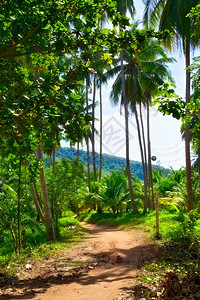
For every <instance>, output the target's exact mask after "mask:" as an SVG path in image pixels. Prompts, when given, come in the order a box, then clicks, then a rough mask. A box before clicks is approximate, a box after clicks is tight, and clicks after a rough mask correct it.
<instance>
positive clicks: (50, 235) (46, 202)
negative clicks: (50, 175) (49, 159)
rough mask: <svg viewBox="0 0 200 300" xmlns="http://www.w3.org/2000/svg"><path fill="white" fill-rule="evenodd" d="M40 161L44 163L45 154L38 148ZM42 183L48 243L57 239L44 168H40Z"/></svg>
mask: <svg viewBox="0 0 200 300" xmlns="http://www.w3.org/2000/svg"><path fill="white" fill-rule="evenodd" d="M38 159H39V160H40V161H41V162H42V161H43V153H42V148H41V147H39V148H38ZM40 181H41V188H42V194H43V200H44V212H45V225H46V233H47V239H48V241H55V240H56V238H55V233H54V228H53V221H52V215H51V209H50V203H49V197H48V192H47V184H46V178H45V173H44V168H40Z"/></svg>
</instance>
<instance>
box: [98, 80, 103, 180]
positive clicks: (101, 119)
mask: <svg viewBox="0 0 200 300" xmlns="http://www.w3.org/2000/svg"><path fill="white" fill-rule="evenodd" d="M99 93H100V102H99V104H100V154H99V156H100V157H99V180H101V174H102V147H103V126H102V125H103V108H102V105H103V103H102V86H101V82H100V89H99Z"/></svg>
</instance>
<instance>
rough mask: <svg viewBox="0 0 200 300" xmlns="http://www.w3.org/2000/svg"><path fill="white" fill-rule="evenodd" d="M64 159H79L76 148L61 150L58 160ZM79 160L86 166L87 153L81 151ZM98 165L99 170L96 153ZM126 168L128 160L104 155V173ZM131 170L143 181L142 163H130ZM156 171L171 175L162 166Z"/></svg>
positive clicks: (97, 157)
mask: <svg viewBox="0 0 200 300" xmlns="http://www.w3.org/2000/svg"><path fill="white" fill-rule="evenodd" d="M63 157H67V158H68V159H69V160H72V159H74V158H76V157H77V151H76V149H75V148H68V147H64V148H62V147H61V148H59V150H58V152H57V153H56V160H60V159H62V158H63ZM79 159H80V161H82V162H84V163H85V164H86V162H87V154H86V151H83V150H80V151H79ZM90 164H91V165H92V155H90ZM96 164H97V168H99V154H98V153H96ZM125 166H126V159H125V158H123V157H117V156H113V155H109V154H103V172H104V173H110V172H111V171H112V170H115V171H118V170H120V169H121V168H125ZM130 166H131V170H132V171H133V172H134V173H135V175H136V176H137V177H138V178H140V179H143V174H142V163H141V162H138V161H133V160H131V161H130ZM153 168H154V169H156V170H161V171H162V174H163V175H164V176H165V175H167V174H169V173H170V170H169V169H165V168H163V167H161V166H154V167H153Z"/></svg>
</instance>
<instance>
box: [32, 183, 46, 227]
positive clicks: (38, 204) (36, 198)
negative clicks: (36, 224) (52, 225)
mask: <svg viewBox="0 0 200 300" xmlns="http://www.w3.org/2000/svg"><path fill="white" fill-rule="evenodd" d="M30 190H31V194H32V197H33V201H34V203H35V207H36V210H37V213H38V215H39V217H40V219H41V220H42V222H43V223H44V224H45V217H44V213H43V210H42V206H41V201H40V197H39V194H38V192H37V191H36V190H35V185H34V184H33V183H31V185H30Z"/></svg>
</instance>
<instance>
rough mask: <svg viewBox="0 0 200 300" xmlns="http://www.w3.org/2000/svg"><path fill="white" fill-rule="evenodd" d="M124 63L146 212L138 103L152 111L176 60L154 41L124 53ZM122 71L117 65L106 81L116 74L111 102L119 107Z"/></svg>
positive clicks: (143, 155) (143, 149) (144, 154)
mask: <svg viewBox="0 0 200 300" xmlns="http://www.w3.org/2000/svg"><path fill="white" fill-rule="evenodd" d="M124 61H125V64H124V78H125V92H126V97H127V103H128V105H129V108H131V110H132V112H133V113H134V115H135V118H136V124H137V129H138V140H139V146H140V153H141V160H142V165H143V175H144V183H145V203H144V210H145V211H146V209H147V206H148V203H147V202H148V201H147V170H146V163H147V158H146V157H147V155H146V143H145V138H144V128H143V123H142V122H141V125H140V122H139V117H138V111H137V104H139V105H140V107H141V104H142V103H143V104H144V105H145V106H147V110H148V111H149V103H150V101H151V97H152V96H154V95H155V94H156V93H157V91H158V87H159V86H160V85H161V84H162V83H163V81H164V80H170V81H172V78H171V77H170V74H169V72H168V70H167V63H169V62H173V59H172V58H168V57H167V55H166V53H165V51H164V49H163V48H162V47H161V45H160V44H159V43H158V42H157V41H155V40H152V41H150V42H149V43H148V45H147V46H146V47H144V48H143V49H142V50H140V51H138V52H135V53H134V55H132V56H130V55H128V54H127V53H124ZM120 72H121V68H120V66H116V67H114V68H113V69H112V70H110V71H108V72H107V74H106V76H107V78H109V77H110V76H113V75H116V74H117V77H116V80H115V82H114V84H113V88H112V92H111V99H112V102H113V103H114V104H118V103H119V101H121V104H124V103H123V101H124V99H123V97H122V96H121V93H122V86H121V74H120ZM148 115H149V114H148ZM147 120H148V124H149V117H148V118H147ZM148 124H147V128H148V132H147V136H148V141H149V140H150V137H149V135H150V132H149V125H148ZM141 127H142V128H141ZM141 131H142V132H141ZM149 144H150V143H149V142H148V154H149V155H148V156H150V160H151V152H150V149H149V148H150V147H149V146H150V145H149ZM151 172H152V171H151V169H150V168H149V172H148V173H149V174H148V175H149V176H148V177H150V176H151ZM151 182H152V181H151ZM152 200H153V197H152ZM149 206H150V205H149Z"/></svg>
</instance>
